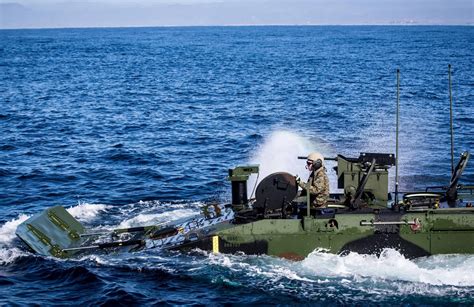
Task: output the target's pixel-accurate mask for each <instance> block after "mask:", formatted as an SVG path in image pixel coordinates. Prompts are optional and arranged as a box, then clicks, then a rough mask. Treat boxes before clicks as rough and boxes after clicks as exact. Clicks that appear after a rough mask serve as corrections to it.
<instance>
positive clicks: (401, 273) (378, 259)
mask: <svg viewBox="0 0 474 307" xmlns="http://www.w3.org/2000/svg"><path fill="white" fill-rule="evenodd" d="M450 259H457V261H455V262H452V261H450ZM459 259H462V260H461V261H460V260H459ZM433 261H435V262H438V263H439V265H438V266H436V267H433V266H432V264H431V263H432V262H433ZM473 261H474V256H472V255H456V256H451V257H447V256H445V255H437V256H431V257H428V258H421V259H418V260H414V261H412V260H409V259H406V258H405V257H404V256H403V255H401V254H400V253H399V252H398V251H396V250H393V249H386V250H384V251H383V252H382V254H381V255H380V256H376V255H361V254H357V253H350V254H348V255H347V256H343V257H342V256H338V255H333V254H329V253H324V252H321V251H314V252H313V253H311V254H310V255H309V256H308V257H307V258H306V259H305V260H303V262H302V263H301V265H302V267H303V268H305V269H306V270H308V271H309V272H310V273H312V274H313V275H315V276H327V277H344V278H346V277H352V278H354V277H356V278H357V277H358V276H360V277H368V278H374V279H377V280H392V281H408V282H415V283H424V284H429V285H453V286H472V285H473V284H474V274H473V273H472V272H473V271H472V266H471V265H470V264H472V262H473ZM469 272H470V273H469Z"/></svg>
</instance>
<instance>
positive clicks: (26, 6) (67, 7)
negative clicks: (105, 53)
mask: <svg viewBox="0 0 474 307" xmlns="http://www.w3.org/2000/svg"><path fill="white" fill-rule="evenodd" d="M269 24H270V25H348V24H349V25H351V24H356V25H362V24H427V25H432V24H437V25H458V24H460V25H466V24H468V25H473V24H474V0H140V1H137V0H135V1H133V0H69V1H67V0H0V28H3V29H7V28H67V27H130V26H206V25H269Z"/></svg>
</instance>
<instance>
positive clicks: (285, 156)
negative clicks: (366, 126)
mask: <svg viewBox="0 0 474 307" xmlns="http://www.w3.org/2000/svg"><path fill="white" fill-rule="evenodd" d="M314 151H317V152H320V153H321V154H323V156H325V157H334V156H335V155H334V153H332V152H331V150H330V149H329V148H328V146H327V144H323V143H322V142H318V141H316V140H315V139H309V138H306V137H304V136H301V135H300V134H298V133H296V132H292V131H287V130H277V131H274V132H272V133H271V134H270V135H268V136H267V137H266V138H265V139H264V142H263V144H261V145H260V146H259V148H258V149H257V151H256V152H255V154H254V155H253V156H252V157H251V158H250V159H249V164H258V165H259V166H260V172H259V177H258V182H260V181H261V180H262V179H263V178H265V177H266V176H268V175H270V174H272V173H275V172H288V173H290V174H292V175H295V176H300V177H301V178H302V179H303V180H306V179H307V177H308V174H309V172H308V170H307V169H306V168H305V166H306V164H305V162H306V161H304V160H299V159H298V157H299V156H304V157H306V156H307V155H308V154H309V153H311V152H314ZM333 163H334V162H332V161H326V162H325V166H326V168H327V173H328V176H329V181H330V189H331V191H335V190H336V189H337V178H336V173H335V172H334V171H333V170H332V169H331V167H330V166H332V165H333ZM255 181H256V177H255V176H251V177H250V179H249V181H248V191H249V192H248V193H249V196H250V193H251V192H252V191H253V189H254V186H255ZM258 182H257V183H258Z"/></svg>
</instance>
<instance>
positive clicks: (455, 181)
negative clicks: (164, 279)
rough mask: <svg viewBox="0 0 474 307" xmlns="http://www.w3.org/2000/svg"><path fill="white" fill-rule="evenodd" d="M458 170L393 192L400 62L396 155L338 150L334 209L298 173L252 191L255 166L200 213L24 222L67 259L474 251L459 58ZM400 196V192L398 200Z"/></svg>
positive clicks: (57, 213)
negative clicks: (122, 221)
mask: <svg viewBox="0 0 474 307" xmlns="http://www.w3.org/2000/svg"><path fill="white" fill-rule="evenodd" d="M448 72H449V89H450V110H451V112H450V115H451V125H450V127H451V167H452V174H451V179H450V181H449V183H448V184H447V185H446V186H438V187H428V188H426V190H424V191H418V192H411V193H400V192H399V191H398V167H395V170H396V175H395V181H396V184H395V192H394V193H389V190H388V171H389V169H390V168H391V167H392V166H398V161H397V157H398V122H399V121H398V118H399V97H400V96H399V80H400V79H399V73H400V71H399V70H397V116H396V117H397V134H396V135H397V139H396V154H383V153H361V154H360V155H359V157H356V158H347V157H344V156H342V155H338V156H337V157H335V158H332V159H328V158H326V160H334V161H336V163H337V166H335V171H336V174H337V184H338V188H339V189H341V190H342V191H343V193H340V194H332V195H331V197H330V201H329V204H328V206H327V208H319V209H317V208H311V205H310V204H311V196H310V195H309V194H308V195H306V196H299V195H298V185H297V184H296V178H295V177H294V176H293V175H291V174H288V173H284V172H280V173H275V174H271V175H269V176H267V177H266V178H264V179H263V180H262V181H261V182H260V183H259V184H258V186H257V187H256V191H255V192H256V193H255V199H248V193H247V180H248V178H249V176H250V175H251V174H254V173H258V172H259V167H258V166H257V165H251V166H241V167H236V168H234V169H230V170H229V177H228V178H229V180H230V181H231V186H232V202H231V203H230V204H227V205H218V204H209V205H207V206H204V207H203V210H202V212H201V214H200V215H198V216H196V217H194V218H192V219H189V220H185V221H180V222H178V223H174V224H167V225H150V226H144V227H134V228H127V229H116V230H113V231H106V232H97V231H96V232H94V231H86V229H85V228H84V227H83V226H82V225H81V224H80V223H79V222H78V221H77V220H76V219H74V217H72V216H71V215H70V214H69V213H68V212H67V211H66V210H65V209H64V208H63V207H60V206H56V207H53V208H49V209H47V210H45V211H44V212H42V213H40V214H37V215H35V216H33V217H31V218H29V219H28V220H26V221H25V222H23V223H22V224H20V225H19V226H18V228H17V230H16V234H17V236H18V237H19V238H20V239H21V240H22V241H23V242H25V243H26V245H27V246H29V248H30V249H31V250H33V251H34V252H36V253H38V254H41V255H45V256H53V257H60V258H67V257H71V256H75V255H77V254H79V253H83V252H87V251H91V250H92V251H94V250H104V249H105V250H111V249H112V250H119V249H120V250H121V249H126V250H127V251H139V250H143V249H151V248H155V249H180V250H190V249H194V248H200V249H203V250H210V251H213V252H216V253H218V252H220V253H234V252H244V253H247V254H268V255H274V256H279V257H285V258H289V259H295V260H298V259H303V258H304V257H306V256H307V255H308V254H309V253H311V252H312V251H314V250H315V249H321V250H325V251H328V252H331V253H347V252H358V253H379V252H381V251H382V250H383V249H386V248H394V249H397V250H399V251H400V252H401V253H402V254H404V255H405V256H407V257H410V258H411V257H420V256H427V255H432V254H448V253H449V254H451V253H474V208H473V207H472V205H473V203H474V186H463V185H461V184H459V179H460V178H461V175H462V172H463V171H464V169H465V168H466V165H467V163H468V160H469V156H470V155H469V153H468V152H464V153H463V154H462V155H461V157H460V160H459V162H458V164H457V166H456V167H454V142H453V124H452V99H451V66H450V65H449V66H448ZM399 196H401V198H400V199H399Z"/></svg>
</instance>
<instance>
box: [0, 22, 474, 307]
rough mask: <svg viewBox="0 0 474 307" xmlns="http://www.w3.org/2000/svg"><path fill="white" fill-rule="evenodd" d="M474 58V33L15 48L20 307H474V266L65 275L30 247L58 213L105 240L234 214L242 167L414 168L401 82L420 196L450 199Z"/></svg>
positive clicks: (7, 204) (237, 266)
mask: <svg viewBox="0 0 474 307" xmlns="http://www.w3.org/2000/svg"><path fill="white" fill-rule="evenodd" d="M473 50H474V28H473V27H469V26H466V27H462V26H447V27H442V26H307V27H300V26H291V27H286V26H285V27H284V26H265V27H184V28H180V27H177V28H174V27H169V28H123V29H122V28H113V29H107V28H104V29H41V30H0V136H1V137H0V304H15V303H16V304H19V305H26V304H39V305H54V304H59V305H65V304H74V305H76V304H77V305H116V304H124V305H144V304H171V305H174V304H194V305H201V304H202V305H208V304H211V305H220V304H272V305H273V304H293V303H302V304H364V305H365V304H374V305H379V304H382V305H388V304H395V305H400V304H413V305H441V304H443V305H444V304H448V303H454V304H465V305H472V304H474V269H473V265H472V264H473V263H474V256H472V255H439V256H431V257H427V258H420V259H415V260H408V259H406V258H404V257H403V256H402V255H400V254H399V253H398V252H397V251H395V250H386V251H385V252H384V253H383V254H382V255H380V256H372V255H359V254H349V255H347V256H337V255H329V254H326V253H324V252H321V251H315V252H313V253H312V254H311V255H309V256H308V257H307V258H306V259H305V260H303V261H301V262H291V261H288V260H283V259H276V258H273V257H268V256H246V255H214V254H208V253H205V252H201V251H196V252H193V253H190V254H182V253H174V252H157V251H153V250H151V251H145V252H140V253H135V254H121V255H116V254H114V255H104V254H101V255H94V254H92V255H88V256H84V257H82V258H80V259H73V260H56V259H51V258H44V257H40V256H37V255H34V254H31V253H30V252H28V251H25V250H24V249H23V248H22V246H21V245H20V243H19V242H18V239H16V238H15V234H14V232H15V229H16V226H18V224H20V223H21V222H23V221H24V220H26V218H27V217H29V216H31V215H33V214H35V213H37V212H40V211H41V210H43V209H45V208H48V207H51V206H53V205H64V206H66V207H68V208H69V211H70V212H71V214H73V215H74V216H75V217H76V218H78V219H79V220H80V221H81V222H82V223H84V224H85V225H86V226H87V227H88V228H91V229H104V228H105V229H112V228H116V227H128V226H138V225H149V224H154V223H160V222H166V221H173V220H177V219H179V218H185V217H189V216H192V215H193V214H194V213H195V212H198V211H199V208H200V206H201V205H202V204H204V203H206V202H208V201H219V202H221V203H227V202H229V201H230V186H229V182H227V181H226V176H227V169H228V168H231V167H234V166H236V165H239V164H247V163H254V162H258V163H260V164H261V166H262V170H279V169H281V170H287V171H291V170H293V169H297V168H298V167H299V165H300V164H301V163H302V162H301V160H300V161H298V160H297V159H296V156H297V155H305V154H307V153H308V152H309V151H312V150H319V151H321V152H323V153H324V155H325V156H335V155H336V154H338V153H340V154H344V155H346V156H354V157H357V156H358V155H359V153H360V152H387V153H394V152H395V114H396V113H395V112H396V69H398V68H399V69H400V71H401V87H400V106H401V109H400V154H399V160H400V167H399V173H400V189H401V190H404V191H408V190H416V189H422V188H423V187H425V186H429V185H445V184H447V183H448V182H449V178H450V168H451V161H450V134H449V132H450V126H449V91H448V75H447V68H448V64H451V65H452V70H453V75H452V80H453V81H452V85H453V103H454V110H453V112H454V136H455V147H454V149H455V156H456V159H457V157H458V156H459V154H461V153H462V152H463V151H465V150H469V151H472V150H473V149H474V105H473V102H474V75H473V71H474V53H473ZM288 156H290V158H288ZM293 157H294V159H293ZM328 163H329V162H328ZM328 169H329V172H332V170H331V169H330V167H328ZM333 173H334V172H332V173H331V174H330V178H331V179H332V181H333V183H332V187H334V186H335V183H334V180H335V176H334V174H333ZM299 175H301V176H303V175H304V173H300V174H299ZM391 183H393V172H392V174H391ZM461 183H462V184H467V185H469V184H470V185H473V184H474V162H473V163H471V164H470V165H468V167H467V169H466V170H465V174H464V176H463V178H462V179H461ZM392 190H393V189H392Z"/></svg>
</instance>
